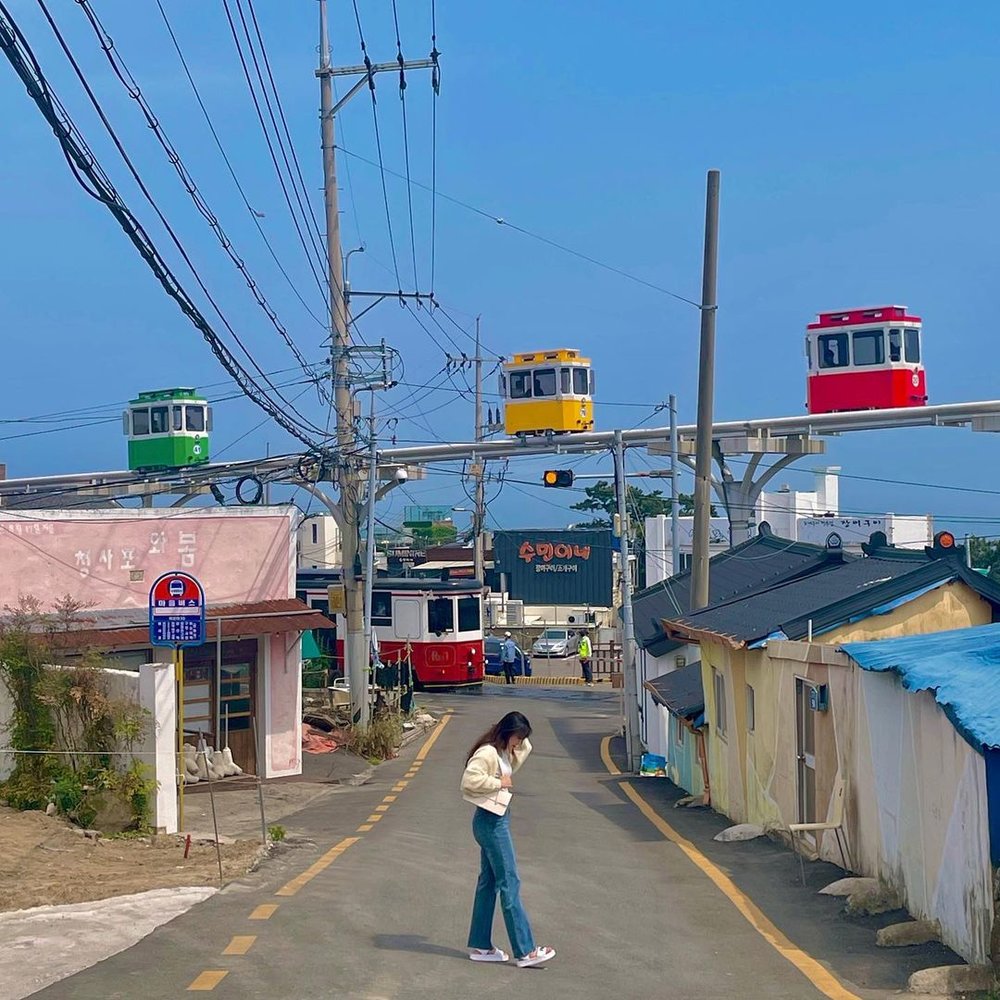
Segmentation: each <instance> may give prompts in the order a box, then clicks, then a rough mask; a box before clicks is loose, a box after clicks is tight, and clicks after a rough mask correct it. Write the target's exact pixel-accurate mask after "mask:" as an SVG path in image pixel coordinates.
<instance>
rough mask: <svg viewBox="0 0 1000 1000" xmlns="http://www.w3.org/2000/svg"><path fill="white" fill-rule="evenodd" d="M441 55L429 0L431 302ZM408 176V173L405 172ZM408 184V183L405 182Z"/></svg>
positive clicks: (434, 7)
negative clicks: (430, 65)
mask: <svg viewBox="0 0 1000 1000" xmlns="http://www.w3.org/2000/svg"><path fill="white" fill-rule="evenodd" d="M440 55H441V53H440V52H438V47H437V2H436V0H431V62H432V63H433V64H434V65H433V66H432V67H431V91H432V95H433V96H432V97H431V287H430V293H431V300H432V301H433V299H434V279H435V271H436V268H437V102H438V97H439V95H440V93H441V67H440V65H439V64H438V60H439V57H440ZM407 174H409V171H407ZM407 183H409V182H407Z"/></svg>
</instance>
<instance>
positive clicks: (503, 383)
mask: <svg viewBox="0 0 1000 1000" xmlns="http://www.w3.org/2000/svg"><path fill="white" fill-rule="evenodd" d="M500 398H501V399H506V398H507V376H506V375H504V373H503V372H501V373H500Z"/></svg>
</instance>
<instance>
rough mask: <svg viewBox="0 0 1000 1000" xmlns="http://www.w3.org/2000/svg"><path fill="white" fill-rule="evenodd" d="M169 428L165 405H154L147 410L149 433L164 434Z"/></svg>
mask: <svg viewBox="0 0 1000 1000" xmlns="http://www.w3.org/2000/svg"><path fill="white" fill-rule="evenodd" d="M168 430H169V423H168V416H167V407H166V406H154V407H153V408H152V409H151V410H150V411H149V433H150V434H166V433H167V431H168Z"/></svg>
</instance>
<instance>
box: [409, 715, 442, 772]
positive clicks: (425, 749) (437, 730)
mask: <svg viewBox="0 0 1000 1000" xmlns="http://www.w3.org/2000/svg"><path fill="white" fill-rule="evenodd" d="M450 718H451V712H446V713H445V714H444V715H443V716H442V717H441V721H440V722H439V723H438V724H437V725H436V726H435V727H434V732H433V733H431V735H430V737H429V738H428V740H427V742H426V743H424V745H423V746H422V747H421V748H420V749H419V750H418V751H417V756H416V757H415V758H414V762H417V761H423V759H424V758H425V757H426V756H427V755H428V754H429V753H430V752H431V747H432V746H434V744H435V743H436V742H437V738H438V737H439V736H440V735H441V732H442V730H443V729H444V727H445V726H447V725H448V720H449V719H450Z"/></svg>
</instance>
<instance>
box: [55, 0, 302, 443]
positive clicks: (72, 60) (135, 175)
mask: <svg viewBox="0 0 1000 1000" xmlns="http://www.w3.org/2000/svg"><path fill="white" fill-rule="evenodd" d="M37 3H38V6H39V8H40V9H41V11H42V13H43V15H44V16H45V19H46V21H48V23H49V27H50V28H51V29H52V32H53V34H54V35H55V37H56V40H57V42H58V43H59V47H60V48H61V49H62V50H63V53H64V55H65V56H66V58H67V60H68V61H69V64H70V66H72V68H73V72H74V73H75V74H76V77H77V79H78V80H79V81H80V84H81V85H82V87H83V89H84V92H85V93H86V95H87V98H88V99H89V101H90V103H91V105H92V107H93V108H94V110H95V111H96V112H97V116H98V117H99V118H100V120H101V124H102V125H103V126H104V128H105V131H106V132H107V133H108V135H109V137H110V138H111V141H112V142H113V143H114V146H115V148H116V149H117V150H118V153H119V155H120V156H121V158H122V160H123V162H124V163H125V166H126V167H127V168H128V171H129V173H130V174H131V175H132V179H133V180H134V181H135V182H136V184H137V185H138V187H139V190H140V191H141V192H142V195H143V197H144V198H145V199H146V201H147V202H148V203H149V205H150V207H151V208H152V209H153V211H154V212H155V213H156V216H157V218H158V219H159V220H160V223H161V224H162V225H163V228H164V229H165V230H166V231H167V235H168V236H169V237H170V239H171V241H172V242H173V244H174V246H175V247H176V248H177V250H178V252H179V253H180V255H181V257H182V258H183V260H184V263H185V264H186V265H187V267H188V269H189V270H190V271H191V274H192V275H193V276H194V279H195V281H196V282H197V284H198V287H199V288H200V289H201V290H202V293H203V294H204V295H205V297H206V298H207V299H208V301H209V303H210V304H211V306H212V308H213V310H214V311H215V313H216V315H217V316H218V317H219V319H221V320H222V324H223V326H225V328H226V329H227V330H228V331H229V334H230V336H232V338H233V340H235V341H236V343H237V344H238V345H239V348H240V350H241V351H242V352H243V353H244V354H245V355H246V357H247V360H249V362H250V363H251V365H253V367H254V368H255V369H256V370H257V372H258V374H259V375H260V376H261V377H262V378H263V379H264V381H265V382H267V384H268V385H269V386H270V388H271V389H272V391H274V392H276V393H277V396H278V398H279V399H280V400H281V401H282V402H283V403H285V404H286V406H288V407H289V408H290V410H291V411H292V412H293V413H295V414H296V415H297V416H298V417H299V419H300V420H301V421H303V423H304V424H305V425H306V426H307V427H308V426H311V427H312V428H313V429H314V430H318V428H316V427H315V425H312V424H311V422H310V421H309V420H308V419H307V418H306V417H305V416H303V414H301V413H300V412H299V411H297V410H296V409H295V407H294V406H292V405H291V403H289V401H288V400H287V399H286V398H285V397H284V396H282V394H281V393H280V392H278V390H277V387H276V386H275V385H274V384H273V383H272V382H271V381H270V380H269V379H268V377H267V375H266V374H265V373H264V370H263V369H262V368H261V367H260V365H259V364H258V363H257V360H256V359H255V358H254V357H253V355H252V354H251V353H250V351H249V350H248V349H247V347H246V345H245V344H244V343H243V341H242V340H241V339H240V337H239V335H238V334H237V333H236V331H235V329H233V327H232V325H231V324H230V322H229V320H228V319H227V318H226V316H225V314H224V313H223V312H222V310H221V308H220V307H219V305H218V303H217V302H216V300H215V298H214V296H213V295H212V293H211V292H210V291H209V290H208V287H207V286H206V285H205V283H204V281H203V280H202V278H201V275H200V274H199V273H198V270H197V268H195V266H194V262H193V261H192V260H191V258H190V256H189V255H188V253H187V251H186V250H185V248H184V246H183V244H182V243H181V241H180V238H179V237H178V236H177V233H176V232H175V230H174V228H173V226H171V225H170V223H169V221H168V220H167V218H166V216H165V215H164V214H163V212H162V211H161V209H160V207H159V205H157V204H156V201H155V199H154V198H153V196H152V194H151V193H150V190H149V188H148V187H147V186H146V183H145V182H144V181H143V179H142V177H141V176H140V174H139V171H138V170H137V169H136V167H135V164H134V163H133V162H132V158H131V157H130V156H129V155H128V152H127V151H126V149H125V147H124V145H123V144H122V141H121V139H120V138H119V137H118V134H117V132H115V130H114V127H113V126H112V124H111V121H110V119H109V118H108V116H107V114H106V113H105V111H104V108H103V107H102V106H101V103H100V101H99V100H98V99H97V95H96V94H95V93H94V91H93V88H92V87H91V86H90V84H89V82H88V81H87V78H86V76H85V75H84V73H83V70H82V69H81V68H80V64H79V63H78V62H77V60H76V57H75V56H74V55H73V53H72V51H71V50H70V48H69V45H68V44H67V43H66V39H65V38H64V37H63V34H62V32H61V31H60V30H59V26H58V25H57V24H56V22H55V19H54V18H53V17H52V15H51V13H50V12H49V9H48V7H47V5H46V2H45V0H37ZM109 183H110V182H109ZM258 389H259V387H258Z"/></svg>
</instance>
